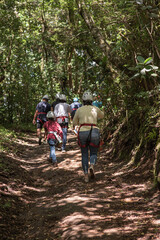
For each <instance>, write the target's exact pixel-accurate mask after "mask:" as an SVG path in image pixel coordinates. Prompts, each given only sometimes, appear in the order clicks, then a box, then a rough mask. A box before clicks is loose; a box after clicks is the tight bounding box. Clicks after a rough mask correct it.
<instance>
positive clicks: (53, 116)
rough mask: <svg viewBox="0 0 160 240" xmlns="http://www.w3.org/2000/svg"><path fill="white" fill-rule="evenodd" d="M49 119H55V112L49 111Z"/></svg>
mask: <svg viewBox="0 0 160 240" xmlns="http://www.w3.org/2000/svg"><path fill="white" fill-rule="evenodd" d="M47 118H55V115H54V112H52V111H49V112H48V113H47Z"/></svg>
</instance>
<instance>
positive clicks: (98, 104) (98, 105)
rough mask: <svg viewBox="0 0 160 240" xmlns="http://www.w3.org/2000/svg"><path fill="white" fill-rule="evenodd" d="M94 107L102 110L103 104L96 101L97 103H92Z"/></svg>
mask: <svg viewBox="0 0 160 240" xmlns="http://www.w3.org/2000/svg"><path fill="white" fill-rule="evenodd" d="M92 105H93V106H96V107H98V108H100V107H102V102H99V101H97V100H95V101H94V102H93V103H92Z"/></svg>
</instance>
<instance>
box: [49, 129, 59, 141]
mask: <svg viewBox="0 0 160 240" xmlns="http://www.w3.org/2000/svg"><path fill="white" fill-rule="evenodd" d="M50 133H51V134H53V135H54V136H55V138H56V139H57V141H58V142H59V143H62V140H61V137H60V136H59V135H58V134H57V132H54V131H50V132H48V134H50Z"/></svg>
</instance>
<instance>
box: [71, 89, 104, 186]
mask: <svg viewBox="0 0 160 240" xmlns="http://www.w3.org/2000/svg"><path fill="white" fill-rule="evenodd" d="M82 100H83V105H84V106H82V107H80V108H78V110H77V111H76V113H75V116H74V118H73V126H75V125H79V131H78V143H79V145H80V147H81V153H82V168H83V171H84V180H85V182H89V175H88V150H89V151H90V177H91V178H94V165H95V163H96V161H97V152H98V147H99V143H100V131H99V128H98V127H97V121H98V120H99V119H102V118H103V117H104V113H103V112H102V111H101V110H100V109H99V108H97V107H96V106H92V102H93V96H92V93H91V92H90V91H85V92H84V93H83V96H82Z"/></svg>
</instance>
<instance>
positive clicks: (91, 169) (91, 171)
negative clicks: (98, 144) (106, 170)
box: [89, 164, 95, 179]
mask: <svg viewBox="0 0 160 240" xmlns="http://www.w3.org/2000/svg"><path fill="white" fill-rule="evenodd" d="M89 171H90V176H91V178H92V179H93V178H95V176H94V165H93V164H91V166H90V169H89Z"/></svg>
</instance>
